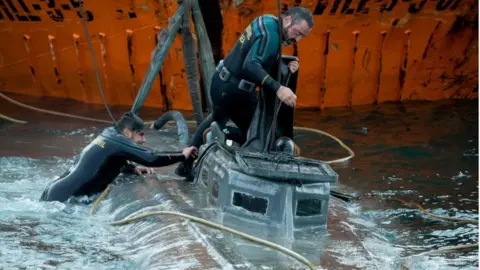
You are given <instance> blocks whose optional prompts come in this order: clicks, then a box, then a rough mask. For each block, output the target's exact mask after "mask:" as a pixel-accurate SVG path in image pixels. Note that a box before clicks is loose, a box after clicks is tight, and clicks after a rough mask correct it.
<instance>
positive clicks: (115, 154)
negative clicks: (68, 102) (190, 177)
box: [40, 112, 197, 202]
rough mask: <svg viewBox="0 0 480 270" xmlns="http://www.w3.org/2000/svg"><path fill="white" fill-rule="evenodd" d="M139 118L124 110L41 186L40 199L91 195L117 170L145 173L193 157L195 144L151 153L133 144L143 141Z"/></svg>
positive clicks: (112, 176)
mask: <svg viewBox="0 0 480 270" xmlns="http://www.w3.org/2000/svg"><path fill="white" fill-rule="evenodd" d="M143 128H144V123H143V120H142V119H140V118H139V117H138V116H136V115H135V114H133V113H132V112H127V113H125V114H124V115H123V116H122V118H121V119H120V120H119V121H118V122H117V125H116V126H115V127H108V128H106V129H104V130H103V132H102V133H101V134H100V135H99V136H98V137H97V138H95V139H94V140H93V141H92V142H91V143H90V144H89V145H88V146H87V147H85V148H84V149H83V151H82V152H81V153H80V156H79V158H78V160H77V162H76V163H75V165H73V166H72V167H71V168H70V169H69V170H68V171H67V172H65V173H64V174H63V175H62V176H60V178H59V179H57V180H55V181H53V182H51V183H49V184H48V186H47V187H46V188H45V190H44V191H43V193H42V196H41V198H40V200H43V201H62V202H63V201H66V200H67V199H68V198H69V197H71V196H82V195H87V196H89V195H93V194H95V193H98V192H101V191H103V190H104V189H105V188H106V187H107V186H108V185H109V184H110V183H112V182H113V181H114V180H115V178H116V177H117V176H118V175H119V174H120V173H121V172H124V173H149V172H150V168H145V167H141V166H135V165H133V164H132V163H131V162H132V161H133V162H135V163H139V164H142V165H144V166H150V167H162V166H167V165H170V164H174V163H176V162H179V161H183V160H185V159H186V158H188V157H190V156H191V157H196V155H197V148H196V147H188V148H185V149H184V150H183V152H171V153H168V152H161V153H155V152H153V151H151V150H147V149H145V148H141V147H139V146H137V144H143V143H144V142H145V134H144V133H143V132H142V130H143Z"/></svg>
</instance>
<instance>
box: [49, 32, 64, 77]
mask: <svg viewBox="0 0 480 270" xmlns="http://www.w3.org/2000/svg"><path fill="white" fill-rule="evenodd" d="M48 45H49V46H50V55H51V56H52V61H53V72H54V73H55V77H56V79H57V84H61V83H62V77H61V76H60V72H59V71H58V65H57V56H56V54H55V51H56V45H57V42H56V39H55V36H53V35H48Z"/></svg>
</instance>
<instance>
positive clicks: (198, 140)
mask: <svg viewBox="0 0 480 270" xmlns="http://www.w3.org/2000/svg"><path fill="white" fill-rule="evenodd" d="M224 90H225V82H223V81H222V80H221V79H220V78H219V77H218V73H215V74H214V75H213V78H212V84H211V87H210V96H211V98H212V103H213V104H212V105H213V111H212V113H211V114H210V115H209V116H208V117H207V118H206V119H205V120H203V121H202V123H201V124H200V125H199V126H198V128H197V129H196V130H195V133H194V134H193V137H192V139H191V140H190V142H189V146H195V147H197V148H199V147H200V146H201V145H202V144H203V133H204V132H205V131H206V130H207V129H208V128H209V127H210V125H211V124H212V122H213V121H217V122H219V124H220V125H221V126H223V124H224V122H225V123H226V121H225V117H226V114H225V113H224V112H223V110H222V108H223V106H224V104H223V96H224ZM194 161H195V159H194V158H192V157H190V158H188V159H186V160H185V161H182V162H180V163H179V164H178V166H177V168H176V169H175V174H177V175H178V176H180V177H187V176H189V175H190V172H191V171H192V166H193V162H194Z"/></svg>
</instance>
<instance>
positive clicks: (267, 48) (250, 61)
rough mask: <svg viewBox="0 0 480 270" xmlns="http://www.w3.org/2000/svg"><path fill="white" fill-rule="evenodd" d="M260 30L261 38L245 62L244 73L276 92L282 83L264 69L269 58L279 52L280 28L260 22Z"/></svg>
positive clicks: (257, 40) (269, 23) (258, 38)
mask: <svg viewBox="0 0 480 270" xmlns="http://www.w3.org/2000/svg"><path fill="white" fill-rule="evenodd" d="M258 27H259V28H260V33H261V35H259V37H257V39H256V41H255V43H254V44H253V46H252V48H251V49H250V51H249V52H248V54H247V57H246V58H245V60H244V62H243V67H242V72H243V74H245V75H246V76H247V77H248V78H249V79H250V80H252V81H253V82H255V83H257V84H260V85H261V86H262V87H267V88H269V89H271V90H272V91H274V92H277V90H278V89H279V88H280V83H279V82H278V81H277V80H275V79H273V78H272V77H271V76H270V75H269V74H268V72H267V71H265V69H264V68H263V67H262V65H263V64H265V63H266V62H267V59H268V58H269V57H272V56H273V57H275V58H276V55H278V53H279V51H278V48H279V42H280V40H279V38H278V28H277V27H278V26H277V25H276V23H275V24H274V23H271V22H267V23H265V22H264V20H260V21H259V22H258Z"/></svg>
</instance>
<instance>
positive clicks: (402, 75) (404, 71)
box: [398, 30, 411, 99]
mask: <svg viewBox="0 0 480 270" xmlns="http://www.w3.org/2000/svg"><path fill="white" fill-rule="evenodd" d="M410 34H411V31H410V30H407V31H405V35H406V36H407V38H406V40H405V43H404V45H403V50H404V57H403V63H402V65H401V67H400V73H399V75H398V76H399V83H400V93H399V99H401V98H402V94H403V86H404V85H405V77H406V76H407V66H408V52H409V50H410Z"/></svg>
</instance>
